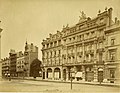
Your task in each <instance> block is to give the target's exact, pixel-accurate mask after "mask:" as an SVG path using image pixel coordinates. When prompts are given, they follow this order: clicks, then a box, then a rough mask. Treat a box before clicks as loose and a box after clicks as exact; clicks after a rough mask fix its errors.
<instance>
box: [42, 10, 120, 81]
mask: <svg viewBox="0 0 120 93" xmlns="http://www.w3.org/2000/svg"><path fill="white" fill-rule="evenodd" d="M114 24H116V22H113V20H112V8H109V9H107V8H106V9H105V11H103V12H101V11H99V13H98V14H97V17H96V18H93V19H91V18H90V17H86V14H84V12H81V16H80V20H79V22H78V23H77V24H75V25H74V26H72V27H69V26H68V25H67V26H64V27H63V29H62V31H57V33H56V34H50V37H49V38H46V40H43V42H42V45H43V48H42V62H43V78H45V79H59V80H70V77H72V78H74V79H78V78H79V79H81V80H83V81H100V82H101V81H103V80H104V81H105V79H107V80H108V79H110V78H111V77H109V75H112V74H111V73H115V70H114V71H112V70H109V65H110V64H109V62H110V61H108V59H107V56H108V55H107V54H108V52H110V49H109V48H111V47H112V48H113V46H109V44H108V43H109V42H110V41H109V40H107V39H109V38H111V37H113V36H114V34H116V36H118V34H117V33H120V30H119V27H120V25H117V26H115V28H112V26H113V25H114ZM117 24H119V23H118V21H117ZM112 31H113V32H112ZM107 42H108V43H107ZM112 42H114V39H113V41H112ZM116 42H119V41H116ZM119 46H120V45H119V44H117V45H114V47H117V51H119V48H118V47H119ZM113 52H114V51H113ZM110 53H112V52H110ZM117 53H118V54H116V55H119V52H117ZM113 54H114V53H113ZM112 56H113V55H112ZM118 60H119V56H118V57H116V62H112V64H114V65H115V66H116V65H118V64H119V63H120V62H119V61H118ZM112 66H113V65H112ZM115 66H114V67H115ZM108 70H109V71H108ZM107 71H108V72H109V74H108V72H107ZM117 72H118V69H116V74H117ZM106 73H107V74H106ZM107 75H108V76H107ZM116 78H117V77H116ZM114 80H115V79H114Z"/></svg>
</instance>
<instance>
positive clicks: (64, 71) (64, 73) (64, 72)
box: [63, 69, 66, 80]
mask: <svg viewBox="0 0 120 93" xmlns="http://www.w3.org/2000/svg"><path fill="white" fill-rule="evenodd" d="M63 79H64V80H66V69H64V70H63Z"/></svg>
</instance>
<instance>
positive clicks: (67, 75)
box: [66, 68, 69, 81]
mask: <svg viewBox="0 0 120 93" xmlns="http://www.w3.org/2000/svg"><path fill="white" fill-rule="evenodd" d="M68 80H69V69H68V68H67V69H66V81H68Z"/></svg>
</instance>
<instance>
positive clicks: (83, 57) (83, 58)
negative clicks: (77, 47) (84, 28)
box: [82, 43, 85, 61]
mask: <svg viewBox="0 0 120 93" xmlns="http://www.w3.org/2000/svg"><path fill="white" fill-rule="evenodd" d="M82 46H83V56H82V61H84V60H85V45H84V43H83V45H82Z"/></svg>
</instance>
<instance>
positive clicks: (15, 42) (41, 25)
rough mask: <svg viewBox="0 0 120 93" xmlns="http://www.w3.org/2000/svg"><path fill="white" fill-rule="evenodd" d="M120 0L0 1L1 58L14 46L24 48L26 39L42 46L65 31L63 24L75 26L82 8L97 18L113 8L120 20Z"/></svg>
mask: <svg viewBox="0 0 120 93" xmlns="http://www.w3.org/2000/svg"><path fill="white" fill-rule="evenodd" d="M119 5H120V0H0V21H1V23H0V28H2V29H3V31H2V33H1V35H2V39H1V58H5V57H8V56H9V51H10V49H15V50H16V52H18V51H24V46H25V42H26V40H27V42H28V43H33V44H34V45H36V46H38V47H39V59H40V60H41V54H42V53H41V48H42V45H41V42H42V40H43V39H46V38H47V37H49V33H52V34H55V33H56V32H57V30H59V31H61V30H62V27H63V25H65V26H66V25H67V24H69V26H72V25H75V24H76V23H78V21H79V16H80V11H84V12H85V14H86V16H87V17H91V18H95V17H96V16H97V14H98V11H99V10H101V12H103V11H104V10H105V7H107V8H110V7H112V8H113V20H114V18H115V17H118V19H120V7H119Z"/></svg>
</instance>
